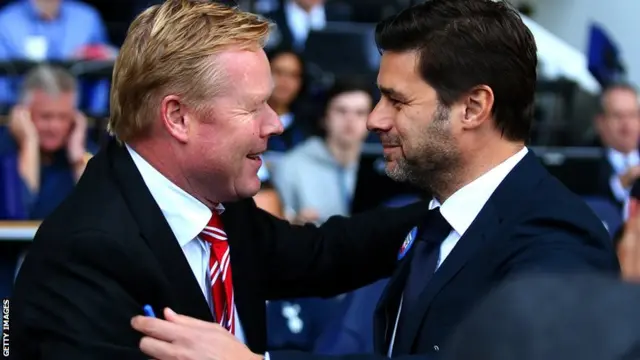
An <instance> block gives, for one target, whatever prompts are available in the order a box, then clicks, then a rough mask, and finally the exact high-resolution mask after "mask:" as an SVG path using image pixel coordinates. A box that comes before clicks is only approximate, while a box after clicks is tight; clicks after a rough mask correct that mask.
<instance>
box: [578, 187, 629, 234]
mask: <svg viewBox="0 0 640 360" xmlns="http://www.w3.org/2000/svg"><path fill="white" fill-rule="evenodd" d="M583 200H584V201H585V202H586V203H587V205H588V206H589V207H590V208H591V210H593V212H594V213H595V214H596V216H598V218H599V219H600V220H602V224H603V225H604V227H605V228H606V229H607V231H608V232H609V234H610V235H611V237H612V238H613V235H614V234H615V233H616V231H618V229H619V228H620V226H622V224H623V219H622V213H621V211H620V210H619V209H618V208H617V207H616V206H615V205H614V204H613V203H612V202H611V201H610V200H609V199H607V198H604V197H598V196H587V197H583Z"/></svg>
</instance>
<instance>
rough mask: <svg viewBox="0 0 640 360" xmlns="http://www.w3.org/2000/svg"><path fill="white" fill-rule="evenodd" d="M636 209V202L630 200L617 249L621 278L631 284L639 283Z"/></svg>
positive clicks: (639, 239)
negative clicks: (631, 282)
mask: <svg viewBox="0 0 640 360" xmlns="http://www.w3.org/2000/svg"><path fill="white" fill-rule="evenodd" d="M637 207H638V204H637V200H635V199H631V200H630V204H629V208H630V211H629V213H630V214H631V216H630V217H629V220H627V223H626V224H625V225H624V234H623V235H622V240H620V244H619V245H618V249H617V250H618V258H619V260H620V268H621V270H622V277H623V279H625V280H627V281H633V282H640V214H638V211H637Z"/></svg>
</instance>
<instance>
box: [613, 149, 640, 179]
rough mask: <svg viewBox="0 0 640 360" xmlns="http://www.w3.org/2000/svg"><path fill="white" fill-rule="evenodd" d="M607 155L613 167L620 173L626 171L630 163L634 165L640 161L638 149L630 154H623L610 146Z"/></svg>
mask: <svg viewBox="0 0 640 360" xmlns="http://www.w3.org/2000/svg"><path fill="white" fill-rule="evenodd" d="M607 157H608V159H609V162H610V163H611V165H612V166H613V168H614V169H615V170H616V172H618V173H620V172H624V171H625V170H627V167H628V166H630V165H631V166H633V165H638V164H639V163H640V154H638V150H634V151H632V152H630V153H628V154H623V153H621V152H620V151H618V150H616V149H613V148H608V149H607Z"/></svg>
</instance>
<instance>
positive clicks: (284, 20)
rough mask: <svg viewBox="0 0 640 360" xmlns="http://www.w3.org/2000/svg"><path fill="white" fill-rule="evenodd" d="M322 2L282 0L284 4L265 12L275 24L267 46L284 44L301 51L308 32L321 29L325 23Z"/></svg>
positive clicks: (315, 0)
mask: <svg viewBox="0 0 640 360" xmlns="http://www.w3.org/2000/svg"><path fill="white" fill-rule="evenodd" d="M324 2H325V1H324V0H284V1H283V5H284V6H282V7H280V8H278V9H277V10H275V11H274V12H272V13H268V14H266V17H268V18H269V19H271V20H272V21H273V22H274V23H275V24H276V28H275V29H274V31H273V32H272V33H271V35H270V37H269V41H268V43H267V46H268V47H278V46H286V47H291V48H294V49H296V50H299V51H302V50H303V49H304V44H305V43H306V41H307V36H309V32H310V31H312V30H322V29H324V28H325V26H326V25H327V14H326V12H325V6H324Z"/></svg>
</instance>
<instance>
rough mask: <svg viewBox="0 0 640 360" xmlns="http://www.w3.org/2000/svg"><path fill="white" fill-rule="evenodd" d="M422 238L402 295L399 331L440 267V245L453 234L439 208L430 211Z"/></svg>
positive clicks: (416, 247) (419, 240) (422, 230)
mask: <svg viewBox="0 0 640 360" xmlns="http://www.w3.org/2000/svg"><path fill="white" fill-rule="evenodd" d="M420 232H421V234H420V237H419V238H418V242H417V243H416V244H415V249H414V250H413V251H414V253H413V256H412V258H411V264H410V266H411V268H410V270H409V276H408V277H407V282H406V283H405V285H404V292H403V294H402V309H401V313H400V323H399V326H398V329H400V328H402V325H403V324H404V323H405V322H406V320H407V319H408V318H409V317H411V316H412V315H411V314H412V310H413V308H414V307H415V305H416V303H417V302H418V298H419V296H420V294H421V293H422V290H424V289H425V287H426V286H427V284H428V283H429V280H431V277H432V276H433V273H434V272H435V271H436V268H437V266H438V259H439V258H440V245H442V242H443V241H444V239H446V238H447V236H448V235H449V233H450V232H451V225H449V223H448V222H447V220H445V218H444V217H443V216H442V214H441V213H440V208H439V207H437V208H435V209H433V210H430V211H429V214H428V216H427V219H426V221H425V224H424V225H423V226H422V229H420Z"/></svg>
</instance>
